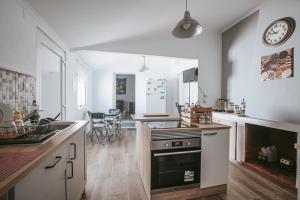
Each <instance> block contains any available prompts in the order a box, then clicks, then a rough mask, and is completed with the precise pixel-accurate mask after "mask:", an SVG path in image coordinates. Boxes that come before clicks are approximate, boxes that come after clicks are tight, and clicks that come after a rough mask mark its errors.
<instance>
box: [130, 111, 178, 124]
mask: <svg viewBox="0 0 300 200" xmlns="http://www.w3.org/2000/svg"><path fill="white" fill-rule="evenodd" d="M131 118H132V119H133V120H134V121H141V122H155V121H179V120H180V117H179V116H177V115H167V114H162V113H158V114H146V113H145V114H143V113H140V114H135V115H131Z"/></svg>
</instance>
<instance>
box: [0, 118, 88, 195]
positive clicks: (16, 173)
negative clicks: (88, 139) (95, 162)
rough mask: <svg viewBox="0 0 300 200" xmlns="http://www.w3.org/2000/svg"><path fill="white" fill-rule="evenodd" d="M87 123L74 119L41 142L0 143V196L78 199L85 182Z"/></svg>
mask: <svg viewBox="0 0 300 200" xmlns="http://www.w3.org/2000/svg"><path fill="white" fill-rule="evenodd" d="M87 123H88V121H76V122H75V123H73V124H72V125H70V126H69V127H67V128H66V129H64V130H63V131H61V132H60V133H59V134H57V135H56V136H55V137H53V138H51V139H50V140H48V141H46V142H44V143H41V144H31V145H7V146H0V161H1V164H0V165H1V170H0V197H1V196H3V195H5V196H6V198H8V199H10V197H11V196H13V197H14V198H13V199H15V200H46V199H49V200H50V199H52V200H53V199H56V200H60V199H62V200H65V199H70V200H71V199H72V200H73V199H74V200H79V199H80V198H81V195H82V193H83V192H84V188H85V184H86V162H85V157H86V156H85V131H86V126H87Z"/></svg>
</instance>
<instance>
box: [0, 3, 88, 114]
mask: <svg viewBox="0 0 300 200" xmlns="http://www.w3.org/2000/svg"><path fill="white" fill-rule="evenodd" d="M0 27H1V29H0V66H1V67H5V68H8V69H11V70H14V71H18V72H22V73H25V74H30V75H34V76H35V75H36V53H37V51H36V48H37V27H39V28H41V29H42V30H43V31H44V32H45V33H46V34H47V35H48V36H50V37H51V39H53V40H54V41H55V42H56V43H58V44H59V45H60V46H61V47H62V48H63V49H64V50H65V51H66V52H67V66H66V67H67V89H66V90H67V91H68V93H69V92H70V91H72V83H71V82H72V81H71V80H72V76H73V74H74V73H75V74H76V73H85V74H86V76H88V80H91V74H90V70H89V69H88V68H87V67H78V64H76V62H74V61H72V60H74V59H79V58H77V56H76V55H75V54H70V53H69V52H68V49H69V48H68V47H67V45H65V44H64V42H63V41H62V40H61V39H60V38H59V36H58V35H57V34H56V33H55V32H54V31H53V30H52V29H51V28H49V26H48V25H47V23H45V22H44V21H43V19H42V18H41V17H40V16H39V15H37V14H36V12H35V11H34V10H33V9H32V8H31V7H30V6H28V5H27V4H26V3H24V2H23V1H22V0H1V1H0ZM83 68H84V70H82V71H80V69H83ZM88 87H89V88H91V81H89V86H88ZM53 98H54V97H53ZM67 98H68V99H67V119H82V116H84V113H85V110H78V109H76V107H75V106H74V104H76V101H75V100H76V99H77V96H76V95H75V94H74V93H71V94H70V93H69V94H68V95H67ZM89 106H91V100H90V101H89Z"/></svg>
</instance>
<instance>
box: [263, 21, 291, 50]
mask: <svg viewBox="0 0 300 200" xmlns="http://www.w3.org/2000/svg"><path fill="white" fill-rule="evenodd" d="M294 28H295V22H294V20H293V19H291V18H283V19H280V20H277V21H275V22H274V23H272V24H271V25H270V26H269V27H268V28H267V29H266V31H265V33H264V36H263V41H264V43H265V44H266V45H270V46H278V45H280V44H283V43H284V42H285V41H287V40H288V39H289V37H290V36H291V35H292V33H293V31H294Z"/></svg>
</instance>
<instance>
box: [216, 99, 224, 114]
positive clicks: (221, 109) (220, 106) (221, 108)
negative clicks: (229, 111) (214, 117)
mask: <svg viewBox="0 0 300 200" xmlns="http://www.w3.org/2000/svg"><path fill="white" fill-rule="evenodd" d="M217 107H218V108H217V111H219V112H224V111H225V99H218V100H217Z"/></svg>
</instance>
